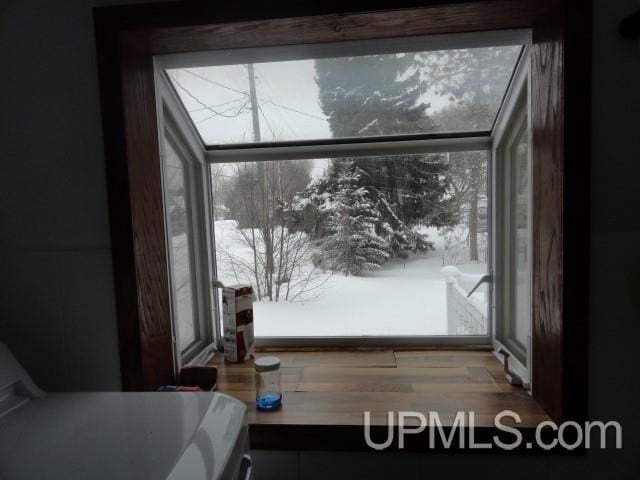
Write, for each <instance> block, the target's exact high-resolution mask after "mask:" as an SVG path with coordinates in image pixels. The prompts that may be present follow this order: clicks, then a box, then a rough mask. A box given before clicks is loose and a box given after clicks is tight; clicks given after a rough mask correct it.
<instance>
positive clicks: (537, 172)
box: [94, 0, 591, 420]
mask: <svg viewBox="0 0 640 480" xmlns="http://www.w3.org/2000/svg"><path fill="white" fill-rule="evenodd" d="M590 6H591V5H590V2H587V3H586V4H585V3H584V2H582V3H580V2H571V1H569V0H560V1H559V2H546V1H544V2H538V1H535V0H489V1H470V2H468V3H460V2H454V1H451V2H448V3H447V2H438V3H437V4H433V5H426V6H421V7H416V6H415V4H408V5H407V4H404V3H402V4H398V3H397V2H393V3H392V2H387V3H385V2H383V4H380V3H377V4H375V5H374V4H371V8H372V9H373V8H375V9H376V10H375V11H371V10H369V11H367V7H366V6H365V5H363V4H359V5H357V6H355V5H353V4H349V3H348V2H340V3H335V4H331V3H328V4H323V5H322V6H320V5H274V6H269V8H268V9H267V8H266V7H264V6H261V5H256V7H255V8H253V9H246V8H244V7H242V8H240V7H236V6H233V5H230V6H229V8H228V9H224V10H221V9H219V8H216V7H215V6H213V5H204V4H203V5H200V4H198V5H187V6H185V5H177V4H175V5H174V4H171V3H169V4H157V5H152V6H145V7H144V8H140V7H138V6H125V7H99V8H95V9H94V19H95V27H96V28H95V31H96V46H97V55H98V69H99V79H100V93H101V105H102V111H103V130H104V143H105V154H106V159H107V163H106V166H107V187H108V196H109V214H110V222H111V233H112V243H111V248H112V253H113V266H114V279H115V282H114V285H115V292H116V309H117V317H118V331H119V340H120V357H121V371H122V379H123V388H124V389H125V390H136V389H150V390H151V389H154V388H155V387H157V386H158V385H161V384H167V383H171V382H173V381H175V379H176V374H177V372H176V370H175V366H174V358H173V357H174V353H173V347H172V336H171V327H170V325H171V319H170V313H169V311H170V305H169V301H168V298H167V297H168V295H167V292H168V289H169V287H168V278H167V276H168V275H167V271H166V265H164V264H162V263H163V262H159V261H158V259H159V258H166V243H165V233H164V221H163V213H162V211H163V210H162V189H161V176H160V171H159V162H158V158H159V151H158V141H157V139H158V130H157V125H156V124H155V121H154V120H152V119H154V118H155V117H156V113H157V111H156V105H155V95H154V88H155V87H154V76H153V57H154V56H155V55H161V54H167V53H183V52H188V51H204V50H216V49H229V48H247V47H252V46H258V44H259V45H269V46H276V45H287V44H292V43H297V44H305V43H325V42H326V43H329V42H337V41H345V40H358V39H372V38H387V37H402V36H412V35H437V34H442V33H464V32H477V31H489V30H491V31H494V30H506V29H517V28H531V29H532V50H531V51H532V60H531V65H532V70H531V75H532V80H531V85H532V93H531V95H532V113H531V117H532V134H533V139H532V144H533V178H534V189H533V206H534V215H533V224H534V225H533V258H534V260H533V271H534V274H533V299H532V304H533V319H532V322H533V325H532V342H533V350H534V352H535V353H534V357H533V361H532V363H533V371H532V375H533V380H534V382H533V383H534V388H533V390H532V394H533V396H534V398H535V399H536V400H537V401H538V402H539V403H540V405H541V406H542V407H543V408H544V409H545V411H546V412H547V413H548V414H549V415H550V416H551V417H552V418H554V420H561V419H568V418H573V419H578V420H581V419H583V418H584V415H585V413H586V392H587V388H586V384H587V381H586V378H587V377H586V372H587V369H586V364H587V362H586V359H587V355H586V353H587V350H586V349H587V337H588V335H587V331H586V329H585V328H584V322H583V319H584V318H585V316H586V314H587V311H588V272H589V269H588V268H589V264H588V258H589V241H588V238H589V210H588V205H589V182H588V181H587V180H586V178H588V173H589V159H590V155H589V154H590V146H589V142H588V141H585V138H589V133H590V78H591V75H590V45H591V41H590V38H591V37H590V36H591V24H590V21H591V17H590V15H591V13H590V12H591V8H590ZM403 7H404V8H403ZM384 8H387V9H386V10H385V9H384ZM585 259H586V260H585Z"/></svg>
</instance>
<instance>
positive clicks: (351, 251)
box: [319, 162, 389, 275]
mask: <svg viewBox="0 0 640 480" xmlns="http://www.w3.org/2000/svg"><path fill="white" fill-rule="evenodd" d="M333 175H335V176H336V179H337V181H336V183H335V187H336V188H335V191H334V192H333V193H329V192H327V194H326V195H323V196H322V197H321V198H322V199H323V202H322V203H321V204H320V205H319V211H320V212H322V213H324V214H325V215H326V223H325V227H324V229H325V232H324V233H325V236H324V237H323V238H322V241H321V242H322V249H323V251H324V253H325V254H326V256H327V258H328V259H329V263H330V266H331V268H332V270H335V271H340V272H342V273H344V274H345V275H358V274H360V273H362V272H365V271H371V270H376V269H378V268H380V267H381V266H382V264H383V263H384V262H385V261H386V260H387V259H388V258H389V244H388V242H387V240H386V239H385V238H384V237H382V236H380V235H378V233H376V229H377V228H379V225H380V223H381V216H380V212H379V211H378V209H377V208H376V205H375V204H373V203H372V202H371V199H370V196H369V192H368V191H367V189H366V188H365V187H363V186H362V185H361V177H362V176H363V175H366V173H365V172H363V171H362V170H360V169H359V168H358V167H357V166H356V165H354V164H353V163H352V162H341V163H340V164H335V165H334V168H333Z"/></svg>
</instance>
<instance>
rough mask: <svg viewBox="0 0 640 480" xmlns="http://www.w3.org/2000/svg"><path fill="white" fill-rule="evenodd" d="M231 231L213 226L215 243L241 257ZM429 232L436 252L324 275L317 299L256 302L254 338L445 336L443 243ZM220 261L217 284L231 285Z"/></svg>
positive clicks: (479, 269) (473, 267)
mask: <svg viewBox="0 0 640 480" xmlns="http://www.w3.org/2000/svg"><path fill="white" fill-rule="evenodd" d="M234 230H235V227H234V222H232V221H220V222H216V243H217V245H218V248H225V249H227V250H231V251H232V252H233V254H234V255H239V256H243V257H244V256H246V254H247V253H248V252H249V249H248V248H246V247H243V245H241V244H239V243H238V241H237V238H238V237H237V235H234ZM429 233H430V240H432V241H434V242H435V246H436V250H435V251H433V252H429V254H427V255H423V256H414V257H411V258H409V259H407V261H406V262H404V263H403V262H402V261H394V262H389V263H388V264H386V265H385V266H384V267H383V268H382V269H381V270H379V271H376V272H371V273H368V274H365V275H362V276H349V277H346V276H344V275H342V274H339V273H333V274H331V275H329V274H327V276H328V278H327V281H326V283H324V285H323V286H322V288H321V290H319V291H318V292H316V294H317V293H320V295H319V296H318V297H317V298H313V299H310V300H307V301H305V302H268V301H266V302H265V301H260V302H256V303H255V304H254V318H255V334H256V336H283V337H286V336H361V335H368V336H375V335H385V336H393V335H445V334H446V333H447V332H446V327H447V307H446V283H445V278H444V276H443V275H442V273H441V272H440V270H441V268H442V266H443V260H442V253H443V248H444V240H443V238H442V237H441V236H440V234H439V233H438V231H437V230H435V229H430V232H429ZM222 257H223V255H220V253H218V272H219V273H218V274H219V279H220V280H221V281H222V282H223V283H225V284H233V283H237V280H238V279H237V278H235V277H234V275H232V273H231V271H230V270H229V269H228V268H225V265H224V261H222V262H221V260H222ZM457 266H458V268H459V269H460V270H461V271H462V272H464V273H484V272H485V270H486V265H485V264H484V263H477V262H473V263H466V264H462V265H457ZM240 280H242V279H240ZM245 281H246V280H245Z"/></svg>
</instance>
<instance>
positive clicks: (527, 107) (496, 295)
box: [491, 49, 533, 386]
mask: <svg viewBox="0 0 640 480" xmlns="http://www.w3.org/2000/svg"><path fill="white" fill-rule="evenodd" d="M530 92H531V62H530V49H528V50H527V51H525V52H524V53H523V62H522V64H521V65H519V67H518V69H517V70H516V71H515V72H514V78H513V82H512V85H511V88H510V90H509V91H508V92H507V96H506V97H505V101H504V108H503V109H502V111H501V112H500V114H499V115H498V117H497V118H496V124H495V127H494V129H495V133H494V143H493V146H492V158H493V159H494V161H493V171H492V183H493V184H494V188H493V190H492V196H493V201H492V203H493V205H494V206H495V205H498V198H500V199H501V202H502V203H503V205H504V208H503V209H497V208H494V209H493V210H492V216H493V222H492V234H493V238H494V242H493V245H492V256H493V258H494V259H495V263H494V269H495V272H496V275H495V276H494V277H493V278H494V279H496V280H498V279H504V278H507V277H509V278H510V279H511V275H512V269H511V267H512V263H513V259H512V258H511V256H509V259H508V260H507V261H505V257H504V255H502V254H501V252H509V254H510V252H511V243H512V237H513V231H512V230H511V228H510V227H511V211H510V203H508V201H507V194H508V193H510V192H507V191H506V186H507V185H508V186H509V187H510V186H511V171H510V166H509V165H508V160H509V159H510V158H508V157H509V156H508V155H506V154H505V153H504V149H505V147H507V146H510V145H512V143H513V140H514V139H515V137H516V136H517V134H518V131H519V130H518V128H515V129H514V128H513V127H514V124H515V126H517V127H521V123H522V122H523V121H524V128H525V132H527V134H528V139H527V142H528V144H529V148H528V150H527V155H528V156H529V159H528V160H529V161H528V165H529V167H530V172H529V173H530V178H531V179H533V175H532V174H533V172H532V170H531V165H532V155H531V151H532V149H531V136H532V133H531V128H532V126H531V94H530ZM507 176H508V177H509V179H508V180H507ZM530 193H531V196H530V202H529V211H528V222H529V233H530V238H529V245H530V247H532V246H533V236H532V229H531V224H532V214H533V207H532V205H533V182H532V184H531V192H530ZM505 214H506V215H505ZM505 216H507V218H505ZM531 263H532V262H531V260H530V262H529V279H530V284H529V285H530V288H531V287H532V285H533V268H532V265H531ZM498 272H500V275H498ZM509 282H510V281H509ZM509 282H504V283H502V284H501V283H500V282H497V281H496V282H493V305H494V308H493V310H492V315H491V317H492V318H491V322H492V325H493V332H494V337H493V338H492V345H493V348H494V350H495V351H500V350H503V351H506V352H508V353H509V354H510V356H509V367H510V369H512V370H513V371H514V372H515V373H517V374H518V375H519V376H520V378H522V379H523V381H524V383H525V384H528V385H529V386H531V381H532V362H531V360H532V342H531V327H532V325H531V323H532V319H533V314H532V312H531V316H530V322H529V323H530V325H529V342H528V345H526V346H525V352H524V353H525V357H526V362H525V363H522V362H521V361H520V359H519V358H518V357H517V356H516V355H514V354H513V352H514V351H515V349H516V346H515V345H514V344H513V343H512V341H511V338H510V337H504V336H503V335H502V333H503V330H504V331H505V332H507V334H508V332H509V328H506V329H504V328H503V327H502V326H501V325H500V322H502V321H508V320H506V318H507V317H510V315H511V314H512V305H511V303H510V301H511V292H512V289H513V285H512V284H511V283H509ZM530 299H531V303H532V302H533V295H532V290H531V291H530Z"/></svg>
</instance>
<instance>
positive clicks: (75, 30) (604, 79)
mask: <svg viewBox="0 0 640 480" xmlns="http://www.w3.org/2000/svg"><path fill="white" fill-rule="evenodd" d="M114 3H124V2H123V1H119V0H115V1H114ZM594 3H595V7H594V8H595V11H594V32H593V33H594V44H593V55H594V57H593V69H594V73H593V86H594V91H593V132H592V146H593V167H592V168H593V170H592V174H591V183H592V213H591V218H592V254H591V262H592V263H591V284H592V285H591V300H592V304H591V314H590V317H589V318H588V319H587V318H585V319H584V325H585V328H588V329H589V334H590V346H589V379H590V384H589V395H590V396H589V412H590V415H591V417H592V418H597V419H603V420H605V419H617V420H620V421H621V422H622V425H623V428H624V449H623V450H622V451H621V452H617V451H607V452H595V451H594V452H591V453H589V454H588V455H586V456H584V457H576V458H572V457H540V456H527V457H522V456H515V457H514V456H509V457H507V456H503V455H500V456H497V455H484V454H480V455H457V456H450V455H413V454H408V455H398V454H393V455H389V454H375V453H362V454H349V453H337V454H330V453H322V452H308V453H305V452H302V453H301V452H256V467H257V475H256V478H257V480H264V479H268V478H277V479H295V478H304V479H312V478H327V477H328V478H332V480H338V479H342V478H345V479H350V480H353V479H355V478H367V479H369V480H371V479H377V478H387V477H391V476H393V477H395V478H426V477H431V478H469V477H470V476H473V478H475V479H477V478H495V477H496V476H498V475H499V476H501V477H502V478H514V479H516V478H517V479H518V480H522V479H527V478H541V477H542V478H552V479H553V478H593V479H601V478H608V479H626V478H629V479H635V478H640V456H639V455H638V454H637V452H640V439H638V438H637V437H636V435H635V434H636V433H637V432H638V431H639V430H640V415H638V413H637V410H636V404H637V403H638V398H640V386H639V385H640V382H639V381H638V374H637V365H638V363H639V360H638V348H637V344H638V341H637V339H638V338H639V337H638V333H639V326H640V248H639V247H638V245H640V222H639V221H638V213H637V211H636V209H637V205H638V203H639V200H638V198H639V197H638V193H637V192H638V183H639V181H640V180H639V179H640V88H639V86H640V46H639V45H638V43H637V42H636V43H632V42H627V41H625V40H623V39H622V38H621V37H620V36H619V35H618V34H617V31H616V29H617V24H618V21H619V20H620V19H621V18H622V17H623V16H624V15H625V14H627V13H630V12H632V11H634V10H636V9H639V8H640V0H617V1H615V2H612V1H610V0H594ZM92 25H93V24H92V17H91V5H90V2H89V1H81V0H67V1H64V2H56V3H54V2H48V1H46V0H30V1H29V2H28V4H27V3H26V2H25V1H24V0H4V3H0V52H1V57H0V58H1V59H2V63H1V64H2V70H1V71H0V92H2V94H1V96H0V98H1V100H0V119H1V122H0V138H1V143H0V182H1V185H2V186H1V189H0V229H1V233H0V272H1V273H2V274H1V275H0V277H1V278H0V338H1V339H2V340H4V341H5V342H6V343H7V344H9V346H10V347H11V348H12V349H13V350H14V352H15V353H16V355H17V356H18V357H19V359H20V360H21V361H22V362H23V363H24V364H25V366H26V367H27V368H28V369H29V371H31V372H32V374H33V376H34V377H35V379H36V381H37V382H39V383H40V384H41V385H42V386H43V387H44V388H46V389H50V390H83V389H117V388H118V387H119V363H118V362H119V361H118V348H117V329H116V321H115V307H114V298H113V286H112V272H111V263H110V248H109V226H108V216H107V201H106V188H105V173H104V156H103V150H102V139H101V124H100V110H99V100H98V86H97V74H96V65H95V53H94V52H95V49H94V40H93V26H92ZM585 140H587V139H585Z"/></svg>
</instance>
